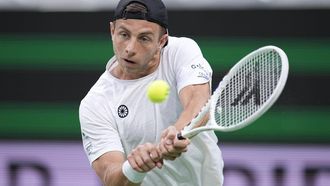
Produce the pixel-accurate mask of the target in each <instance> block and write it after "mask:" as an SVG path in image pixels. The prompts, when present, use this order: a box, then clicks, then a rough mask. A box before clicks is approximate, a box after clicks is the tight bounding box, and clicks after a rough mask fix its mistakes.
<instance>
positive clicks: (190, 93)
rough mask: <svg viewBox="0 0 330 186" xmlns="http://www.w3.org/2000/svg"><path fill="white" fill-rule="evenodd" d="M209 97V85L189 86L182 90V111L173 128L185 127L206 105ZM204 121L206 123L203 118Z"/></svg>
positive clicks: (206, 118)
mask: <svg viewBox="0 0 330 186" xmlns="http://www.w3.org/2000/svg"><path fill="white" fill-rule="evenodd" d="M209 96H210V92H209V85H208V84H207V83H206V84H202V85H191V86H188V87H186V88H184V90H183V91H182V92H181V94H180V99H181V103H182V106H183V111H182V113H181V114H180V116H179V118H178V120H177V121H176V122H175V124H174V126H175V127H176V128H177V129H178V130H181V129H183V128H184V127H185V126H187V125H188V124H189V123H190V121H191V120H192V119H193V118H194V117H195V116H196V115H197V114H198V113H199V112H200V110H201V108H202V107H203V106H204V105H205V104H206V102H207V100H208V99H209ZM204 120H205V121H207V120H208V117H205V119H204ZM202 123H205V122H202Z"/></svg>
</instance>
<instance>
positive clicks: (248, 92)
mask: <svg viewBox="0 0 330 186" xmlns="http://www.w3.org/2000/svg"><path fill="white" fill-rule="evenodd" d="M252 81H253V83H252ZM245 82H246V84H245V86H244V88H243V89H242V91H241V92H240V93H239V94H238V95H237V97H236V98H235V99H234V102H233V103H231V105H232V106H237V105H238V104H239V102H241V104H242V105H247V104H248V103H249V101H250V99H252V98H253V97H254V104H255V105H260V103H261V98H260V74H259V63H256V64H255V67H254V73H253V72H250V73H249V74H247V75H246V77H245Z"/></svg>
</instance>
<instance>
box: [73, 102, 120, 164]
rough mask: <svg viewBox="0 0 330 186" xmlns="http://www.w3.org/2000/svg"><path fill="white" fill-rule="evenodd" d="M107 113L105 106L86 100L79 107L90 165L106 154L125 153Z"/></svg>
mask: <svg viewBox="0 0 330 186" xmlns="http://www.w3.org/2000/svg"><path fill="white" fill-rule="evenodd" d="M105 111H106V109H104V105H102V104H98V102H97V101H91V100H88V101H86V98H85V99H84V100H82V101H81V104H80V107H79V120H80V127H81V134H82V141H83V146H84V150H85V153H86V155H87V157H88V160H89V162H90V164H92V162H93V161H94V160H96V159H97V158H98V157H100V156H101V155H103V154H104V153H106V152H110V151H120V152H124V150H123V147H122V143H121V140H120V137H119V134H118V131H117V130H116V128H115V127H114V125H113V124H111V121H109V119H108V118H107V115H106V112H105ZM102 113H103V114H102Z"/></svg>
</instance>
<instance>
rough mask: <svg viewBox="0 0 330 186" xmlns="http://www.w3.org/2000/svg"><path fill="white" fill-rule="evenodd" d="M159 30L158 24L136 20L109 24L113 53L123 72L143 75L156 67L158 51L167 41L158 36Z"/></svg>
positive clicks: (117, 21) (120, 20) (121, 20)
mask: <svg viewBox="0 0 330 186" xmlns="http://www.w3.org/2000/svg"><path fill="white" fill-rule="evenodd" d="M160 30H161V27H160V26H159V25H158V24H156V23H152V22H149V21H146V20H138V19H126V20H123V19H119V20H116V22H115V23H114V24H111V35H112V41H113V48H114V52H115V55H116V57H117V60H118V63H119V65H120V67H121V68H123V70H124V71H125V72H129V73H142V74H143V72H144V71H148V70H149V69H151V68H153V66H154V65H156V66H157V65H158V62H159V58H158V56H159V51H160V49H161V48H162V46H163V45H164V44H165V42H166V41H165V39H167V38H165V35H163V36H162V37H161V36H160V33H161V32H160ZM164 38H165V39H164ZM157 59H158V60H157Z"/></svg>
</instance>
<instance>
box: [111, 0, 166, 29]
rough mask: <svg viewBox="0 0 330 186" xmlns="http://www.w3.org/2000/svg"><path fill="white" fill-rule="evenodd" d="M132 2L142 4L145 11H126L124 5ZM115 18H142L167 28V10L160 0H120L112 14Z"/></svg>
mask: <svg viewBox="0 0 330 186" xmlns="http://www.w3.org/2000/svg"><path fill="white" fill-rule="evenodd" d="M134 2H135V3H140V4H142V5H144V6H145V7H146V8H147V12H146V13H142V12H133V11H129V12H128V11H126V7H127V6H128V5H129V4H131V3H134ZM117 19H142V20H147V21H150V22H154V23H157V24H159V25H160V26H162V27H164V28H165V29H166V30H167V28H168V17H167V10H166V7H165V5H164V3H163V2H162V1H161V0H120V1H119V3H118V5H117V8H116V10H115V14H114V20H117Z"/></svg>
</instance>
